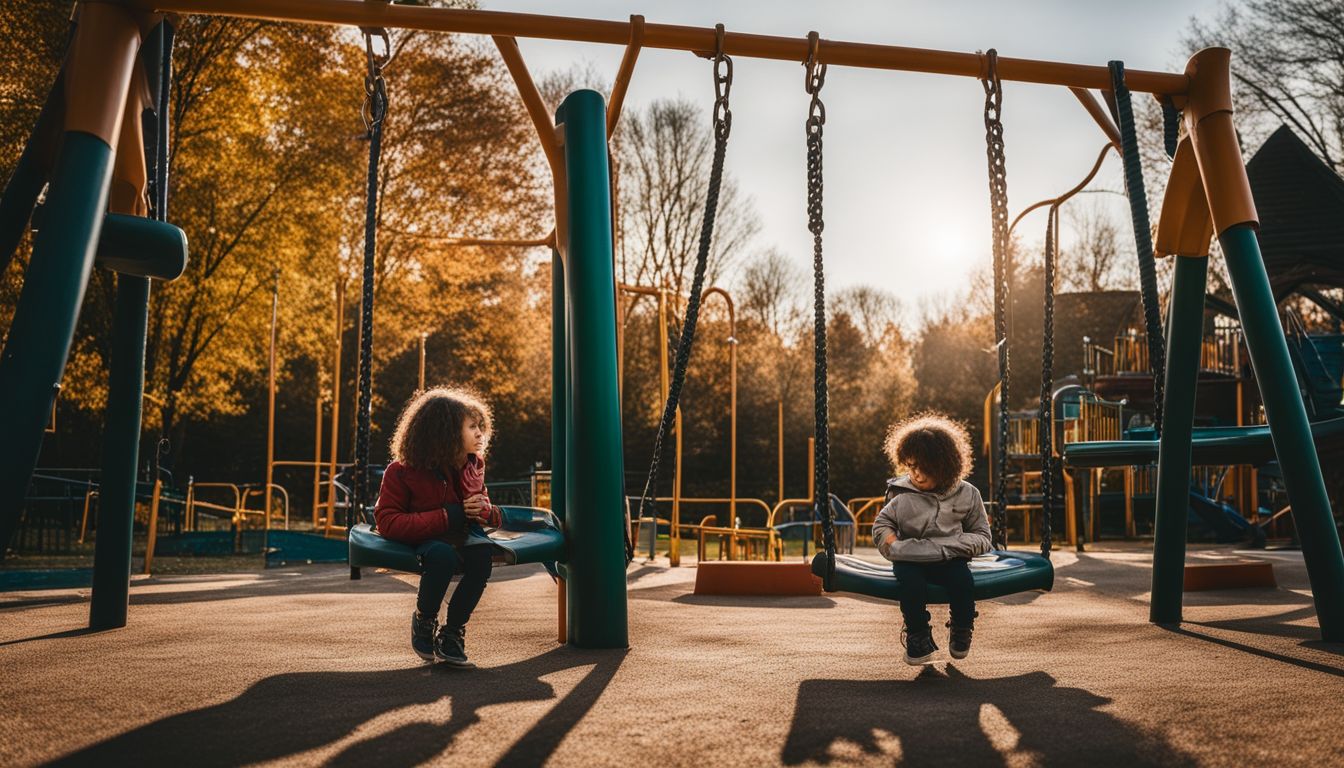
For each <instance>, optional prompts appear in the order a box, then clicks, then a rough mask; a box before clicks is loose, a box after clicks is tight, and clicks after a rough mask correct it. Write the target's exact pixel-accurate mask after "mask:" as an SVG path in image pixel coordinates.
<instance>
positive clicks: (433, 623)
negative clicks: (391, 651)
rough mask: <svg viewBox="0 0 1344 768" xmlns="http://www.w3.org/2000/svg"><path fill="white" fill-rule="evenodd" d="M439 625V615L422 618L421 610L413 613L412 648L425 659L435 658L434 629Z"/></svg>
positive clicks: (431, 659)
mask: <svg viewBox="0 0 1344 768" xmlns="http://www.w3.org/2000/svg"><path fill="white" fill-rule="evenodd" d="M438 626H439V620H438V618H437V617H427V618H421V617H420V612H419V611H416V612H415V613H412V614H411V648H412V649H413V650H414V651H415V655H416V656H419V657H420V658H422V659H424V660H425V661H433V660H434V630H435V628H437V627H438Z"/></svg>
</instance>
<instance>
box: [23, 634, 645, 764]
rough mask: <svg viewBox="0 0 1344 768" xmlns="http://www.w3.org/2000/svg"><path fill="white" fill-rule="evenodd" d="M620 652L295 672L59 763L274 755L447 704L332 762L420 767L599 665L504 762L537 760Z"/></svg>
mask: <svg viewBox="0 0 1344 768" xmlns="http://www.w3.org/2000/svg"><path fill="white" fill-rule="evenodd" d="M625 654H626V651H624V650H605V651H585V650H579V649H573V648H557V649H555V650H552V651H548V652H546V653H543V654H541V655H540V656H536V657H533V658H531V659H527V660H525V661H520V662H517V663H514V664H508V665H505V666H502V667H494V668H489V669H476V670H459V669H452V668H446V667H443V666H442V665H435V666H423V667H411V668H407V669H394V670H385V671H376V672H299V673H289V674H281V675H274V676H272V677H268V678H266V679H264V680H261V681H259V682H257V683H256V684H254V685H253V686H252V687H250V688H248V689H247V690H246V691H244V692H243V693H241V694H240V695H239V696H238V697H236V698H234V699H232V700H230V701H226V702H224V703H222V704H217V705H215V706H212V707H204V708H202V709H197V710H193V711H190V712H184V713H182V714H178V715H173V716H171V717H167V718H164V719H162V720H158V721H156V722H153V723H150V724H148V725H145V726H143V727H140V728H137V729H135V730H133V731H129V732H127V733H124V734H122V735H120V736H116V737H113V738H111V739H108V740H106V741H103V742H100V743H98V744H94V745H93V746H90V747H88V748H86V749H82V750H80V751H78V752H74V753H72V754H69V755H66V756H64V757H61V758H59V759H57V760H55V761H53V762H52V763H50V764H51V765H56V766H81V765H89V766H108V765H164V766H179V765H192V766H231V765H243V764H251V763H256V762H261V761H265V760H276V759H280V758H285V757H288V756H291V755H296V754H299V753H302V752H306V751H308V750H312V749H316V748H319V747H322V746H324V745H327V744H331V743H333V742H336V741H339V740H340V739H342V738H345V737H346V736H347V735H348V734H350V733H351V732H352V731H354V730H355V729H356V728H358V727H359V726H360V725H362V724H363V723H365V722H367V721H369V720H371V719H373V718H375V717H378V716H379V715H383V714H385V713H389V712H393V711H395V710H397V709H400V708H403V707H407V706H412V705H417V704H418V705H426V704H433V703H436V702H440V701H446V702H447V703H448V704H449V707H448V710H449V712H450V714H449V717H448V721H447V722H425V721H417V722H408V723H402V724H398V725H396V727H394V728H393V729H392V730H390V731H388V732H386V733H382V734H379V735H377V736H373V737H371V738H368V739H364V740H361V741H357V742H355V743H354V744H352V745H350V746H348V747H346V748H345V749H344V750H343V751H342V752H340V753H339V754H337V755H336V756H335V757H333V758H331V760H330V761H329V763H328V764H329V765H337V766H346V765H349V766H356V765H414V764H418V763H421V762H424V761H426V760H429V759H431V758H433V757H434V756H435V755H438V754H440V753H441V752H443V751H444V750H445V749H447V748H449V747H450V746H452V743H453V741H454V739H455V738H456V737H457V736H458V734H460V733H461V732H462V731H463V730H464V729H466V728H467V727H468V726H470V725H472V724H474V723H477V722H480V721H481V717H480V715H479V714H478V713H479V712H480V710H481V709H482V708H484V707H488V706H491V705H494V704H508V703H516V702H525V701H546V700H550V699H554V698H556V693H555V689H554V688H553V687H552V686H551V685H550V684H549V683H545V682H542V681H541V679H540V678H542V677H545V676H546V675H549V674H552V673H554V672H559V671H562V670H566V669H571V668H574V667H581V666H587V665H593V669H592V670H591V671H589V672H588V674H587V675H585V676H584V678H583V679H582V680H580V681H579V683H578V684H577V685H575V687H574V689H573V690H572V691H570V692H569V693H568V694H566V695H565V697H564V698H563V699H560V700H559V701H558V702H556V704H555V705H554V706H553V707H551V709H550V711H549V712H547V713H546V714H545V715H544V716H543V717H542V718H541V720H540V721H539V722H538V723H537V724H536V725H534V726H533V727H532V728H531V729H530V730H529V731H528V732H527V733H526V734H524V735H523V736H522V737H521V738H520V739H518V741H517V742H515V743H514V744H513V746H511V747H510V748H509V750H508V752H506V753H505V755H504V757H503V758H501V760H500V762H499V764H501V765H510V766H513V765H541V764H543V763H544V762H545V761H546V759H547V758H548V757H550V755H551V754H552V753H554V752H555V749H556V748H557V747H558V746H559V745H560V742H561V741H563V740H564V738H565V736H566V735H567V734H568V733H569V732H570V731H571V730H572V729H573V728H574V726H575V725H577V724H578V722H579V720H581V719H582V718H583V716H584V715H585V714H587V712H588V711H589V710H590V709H591V708H592V707H593V704H594V703H596V702H597V699H598V697H599V696H601V695H602V692H603V691H604V690H605V689H606V687H607V685H608V684H609V683H610V682H611V680H612V678H613V677H614V676H615V675H616V671H617V670H618V669H619V668H620V666H621V662H622V661H623V660H624V658H625Z"/></svg>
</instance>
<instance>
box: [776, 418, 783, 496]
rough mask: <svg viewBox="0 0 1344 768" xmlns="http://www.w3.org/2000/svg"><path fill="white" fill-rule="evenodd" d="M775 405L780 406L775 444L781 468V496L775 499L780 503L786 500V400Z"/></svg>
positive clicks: (778, 465)
mask: <svg viewBox="0 0 1344 768" xmlns="http://www.w3.org/2000/svg"><path fill="white" fill-rule="evenodd" d="M775 405H776V406H777V408H778V416H777V420H776V435H777V436H776V440H775V444H776V445H778V446H779V459H778V461H777V463H776V464H775V466H776V467H777V468H778V469H779V496H778V497H777V498H776V499H775V503H776V504H778V503H779V502H781V501H783V500H784V401H783V400H776V401H775Z"/></svg>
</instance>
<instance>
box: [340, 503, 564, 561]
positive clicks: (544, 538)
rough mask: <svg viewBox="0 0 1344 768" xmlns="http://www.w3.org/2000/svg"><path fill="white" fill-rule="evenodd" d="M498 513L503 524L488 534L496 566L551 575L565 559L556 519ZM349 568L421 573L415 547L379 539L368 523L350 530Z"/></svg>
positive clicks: (528, 512)
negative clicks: (526, 567) (532, 567)
mask: <svg viewBox="0 0 1344 768" xmlns="http://www.w3.org/2000/svg"><path fill="white" fill-rule="evenodd" d="M458 506H461V505H458ZM500 510H501V513H502V516H503V524H502V525H501V526H500V527H499V528H495V529H493V530H491V531H490V532H489V533H488V534H487V535H488V537H489V539H490V544H489V546H492V547H493V548H494V561H495V564H496V565H521V564H523V563H542V564H543V565H545V566H546V570H548V571H550V572H551V573H552V575H554V574H555V572H556V569H555V564H556V563H557V562H563V561H564V559H565V535H564V533H563V532H561V530H560V524H559V523H558V522H557V521H556V519H555V515H554V514H552V513H551V512H550V510H546V509H539V508H536V507H500ZM478 546H486V545H484V544H481V545H478ZM350 565H351V567H354V568H387V569H389V570H393V571H405V572H406V573H420V558H419V557H417V556H416V554H415V548H414V547H411V546H408V545H406V544H402V543H400V542H396V541H391V540H389V539H385V538H383V537H382V536H379V535H378V532H377V531H375V530H374V529H373V527H372V526H370V525H368V524H367V523H360V524H359V525H356V526H355V527H354V528H351V529H350Z"/></svg>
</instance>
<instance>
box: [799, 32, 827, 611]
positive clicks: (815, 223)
mask: <svg viewBox="0 0 1344 768" xmlns="http://www.w3.org/2000/svg"><path fill="white" fill-rule="evenodd" d="M807 41H808V54H807V61H806V62H804V64H803V66H804V68H805V74H804V77H803V89H804V90H805V91H807V94H808V95H809V96H811V97H812V101H811V103H810V104H809V105H808V110H807V122H806V123H805V129H806V131H807V229H808V231H809V232H811V233H812V276H813V285H814V293H813V297H812V301H813V311H814V314H815V317H814V327H813V334H814V346H815V356H816V357H815V362H814V373H815V378H814V381H813V398H814V402H815V413H814V418H815V424H814V431H815V433H816V461H815V462H814V466H813V487H814V488H815V489H816V495H815V496H814V497H813V498H812V503H813V504H814V505H815V506H814V508H813V515H814V519H820V520H821V536H822V544H823V545H824V546H825V548H826V571H825V576H824V577H823V585H824V586H825V588H826V589H827V590H830V589H831V588H832V587H833V582H834V578H835V521H834V520H833V519H832V515H831V503H830V502H831V489H830V469H829V465H830V431H829V425H828V422H829V413H828V403H827V389H826V274H825V261H824V259H823V258H822V242H821V233H822V230H824V229H825V228H826V220H825V217H824V215H823V209H822V192H823V188H822V187H823V184H822V181H823V179H822V166H821V158H822V151H821V150H822V129H823V127H824V126H825V125H826V107H825V105H824V104H822V102H821V87H822V86H823V85H825V84H826V64H825V62H822V61H821V57H820V56H819V53H820V47H821V45H820V39H819V37H818V36H817V33H816V32H809V33H808V35H807Z"/></svg>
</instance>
